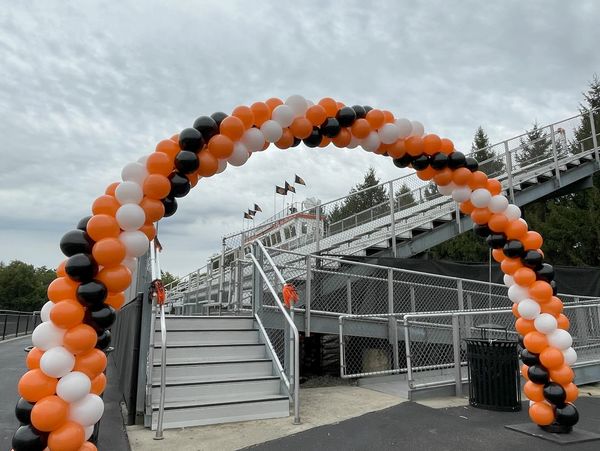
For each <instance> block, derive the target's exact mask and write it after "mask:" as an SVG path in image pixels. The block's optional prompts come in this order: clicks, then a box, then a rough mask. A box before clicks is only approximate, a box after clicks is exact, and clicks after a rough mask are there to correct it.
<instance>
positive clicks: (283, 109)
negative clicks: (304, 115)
mask: <svg viewBox="0 0 600 451" xmlns="http://www.w3.org/2000/svg"><path fill="white" fill-rule="evenodd" d="M295 116H296V114H295V113H294V110H293V109H292V108H291V107H289V106H288V105H278V106H276V107H275V109H274V110H273V113H272V114H271V118H272V119H273V120H274V121H275V122H277V123H278V124H279V125H281V126H282V127H289V126H290V125H291V124H292V122H294V117H295Z"/></svg>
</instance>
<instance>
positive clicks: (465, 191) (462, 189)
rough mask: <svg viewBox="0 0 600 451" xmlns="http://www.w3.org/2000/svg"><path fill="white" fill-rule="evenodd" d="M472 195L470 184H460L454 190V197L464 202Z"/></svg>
mask: <svg viewBox="0 0 600 451" xmlns="http://www.w3.org/2000/svg"><path fill="white" fill-rule="evenodd" d="M469 197H471V188H469V187H468V186H458V187H456V188H455V189H454V191H452V199H454V200H455V201H456V202H464V201H466V200H469Z"/></svg>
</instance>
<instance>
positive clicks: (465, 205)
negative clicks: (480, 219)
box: [434, 177, 475, 215]
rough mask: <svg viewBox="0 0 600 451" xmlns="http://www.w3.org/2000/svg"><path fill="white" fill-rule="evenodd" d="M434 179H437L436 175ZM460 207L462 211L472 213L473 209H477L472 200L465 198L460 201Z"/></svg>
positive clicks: (467, 213)
mask: <svg viewBox="0 0 600 451" xmlns="http://www.w3.org/2000/svg"><path fill="white" fill-rule="evenodd" d="M434 180H435V177H434ZM458 209H459V210H460V211H461V213H464V214H466V215H470V214H471V213H473V210H475V207H474V206H473V204H472V203H471V201H470V200H465V201H464V202H461V203H460V206H459V207H458Z"/></svg>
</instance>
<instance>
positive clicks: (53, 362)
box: [40, 346, 75, 377]
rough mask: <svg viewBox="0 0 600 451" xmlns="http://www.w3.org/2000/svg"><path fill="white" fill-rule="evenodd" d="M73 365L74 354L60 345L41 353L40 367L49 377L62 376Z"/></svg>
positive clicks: (69, 370)
mask: <svg viewBox="0 0 600 451" xmlns="http://www.w3.org/2000/svg"><path fill="white" fill-rule="evenodd" d="M73 366H75V356H74V355H73V354H71V352H70V351H68V350H67V349H66V348H63V347H62V346H55V347H54V348H50V349H48V350H47V351H46V352H44V353H43V354H42V358H41V359H40V369H41V370H42V371H43V372H44V374H46V375H47V376H50V377H63V376H65V375H67V374H69V373H70V372H71V370H72V369H73Z"/></svg>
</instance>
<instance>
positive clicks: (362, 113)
mask: <svg viewBox="0 0 600 451" xmlns="http://www.w3.org/2000/svg"><path fill="white" fill-rule="evenodd" d="M352 109H353V110H354V112H355V113H356V119H362V118H363V117H365V116H366V115H367V112H366V111H365V107H363V106H360V105H354V106H353V107H352Z"/></svg>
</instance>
